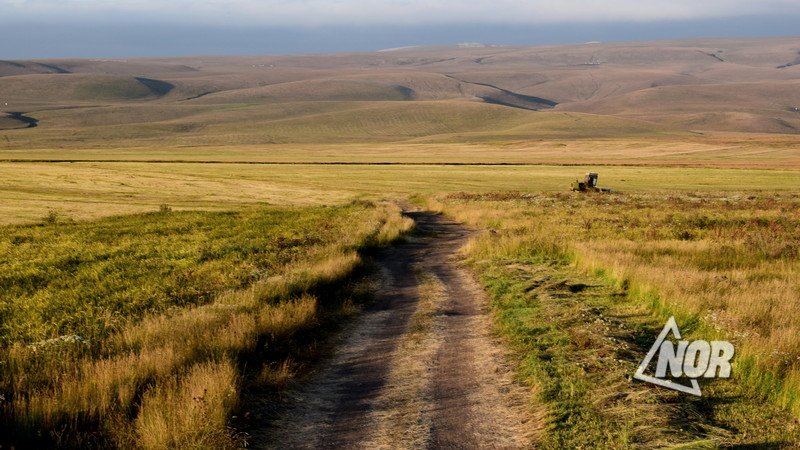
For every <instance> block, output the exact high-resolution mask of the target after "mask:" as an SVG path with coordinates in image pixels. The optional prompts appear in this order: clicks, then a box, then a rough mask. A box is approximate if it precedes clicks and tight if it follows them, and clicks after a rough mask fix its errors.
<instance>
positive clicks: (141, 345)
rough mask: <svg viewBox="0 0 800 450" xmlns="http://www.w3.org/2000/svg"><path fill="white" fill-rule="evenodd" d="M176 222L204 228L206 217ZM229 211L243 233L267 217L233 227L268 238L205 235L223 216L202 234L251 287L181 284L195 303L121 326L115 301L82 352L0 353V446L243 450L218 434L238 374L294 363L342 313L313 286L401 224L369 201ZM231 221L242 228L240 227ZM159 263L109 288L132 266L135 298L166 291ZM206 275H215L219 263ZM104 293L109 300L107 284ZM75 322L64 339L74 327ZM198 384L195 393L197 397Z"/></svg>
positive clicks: (146, 243) (47, 346)
mask: <svg viewBox="0 0 800 450" xmlns="http://www.w3.org/2000/svg"><path fill="white" fill-rule="evenodd" d="M172 214H173V213H169V214H168V215H172ZM186 214H187V215H190V216H191V217H193V218H195V219H201V220H202V217H203V215H204V214H208V213H186ZM237 214H241V215H239V216H238V217H239V219H240V220H241V219H243V218H244V219H247V218H250V220H251V223H250V224H249V225H250V226H253V224H252V222H253V221H255V222H258V217H259V216H260V215H265V216H267V217H270V216H273V217H272V219H271V221H270V222H269V224H270V226H272V229H271V230H270V229H268V227H267V226H263V225H262V227H260V228H258V227H257V230H254V231H253V230H241V229H240V230H239V231H241V232H242V233H243V234H245V235H246V234H247V233H266V238H265V240H263V241H258V240H257V239H256V240H254V241H247V242H246V243H245V242H242V241H241V240H240V239H241V235H240V234H237V231H236V230H234V231H231V230H228V229H222V230H221V229H217V228H216V225H219V226H228V225H231V224H235V223H236V220H235V219H231V220H223V221H222V222H221V223H218V224H214V223H212V224H208V223H207V222H204V225H205V227H203V228H202V230H204V231H202V232H200V233H201V234H205V235H206V236H207V237H208V235H212V236H214V237H216V240H215V241H213V245H215V246H218V247H220V248H237V249H240V248H241V247H242V246H246V247H247V248H248V251H244V252H240V253H235V254H236V255H238V257H232V256H231V257H229V260H230V262H231V264H230V265H229V266H227V267H228V268H229V270H230V271H231V272H234V273H235V272H236V270H237V268H240V267H247V268H252V267H253V266H257V265H258V261H265V262H269V263H270V264H269V265H268V267H269V270H264V271H262V272H261V273H259V275H258V277H252V278H251V280H252V281H250V282H249V283H241V282H237V283H235V284H224V283H223V284H221V285H217V286H218V288H217V289H215V290H213V291H211V292H210V293H209V294H202V295H201V293H202V292H204V291H203V290H201V289H198V288H197V286H193V285H192V284H191V280H192V278H188V279H187V280H188V281H187V284H186V285H185V286H184V288H185V289H187V290H193V292H196V293H197V295H196V296H195V297H188V300H189V301H185V302H173V303H172V304H171V305H170V307H165V308H162V310H161V311H160V312H159V311H158V309H155V310H152V309H151V310H148V309H145V310H137V311H136V313H135V314H130V315H127V316H122V317H120V316H119V315H121V314H123V313H124V312H125V311H126V308H129V307H130V305H127V304H122V305H120V306H121V307H120V308H119V309H117V310H115V309H114V305H115V304H108V303H104V304H103V305H102V306H96V305H95V308H94V309H91V310H90V311H92V312H93V313H94V314H95V320H97V321H102V320H105V319H106V318H108V317H112V318H114V319H115V320H118V321H121V324H120V325H118V326H117V327H115V328H114V329H113V331H112V330H110V329H108V328H106V329H105V332H104V333H103V334H102V335H98V334H96V335H94V336H93V338H94V341H92V342H89V343H88V344H87V343H86V341H85V340H83V339H79V338H75V339H55V340H50V341H45V342H40V343H33V344H30V343H26V342H24V341H22V342H21V341H16V342H14V343H13V344H9V345H6V346H5V347H4V348H3V363H4V364H3V366H2V367H1V368H0V369H1V370H2V372H3V381H2V384H1V385H0V386H2V391H1V392H2V393H3V395H4V400H3V401H2V403H0V408H2V414H3V416H2V417H3V427H2V428H3V438H2V439H0V440H2V441H6V440H8V442H9V443H39V444H43V443H47V444H50V445H52V444H55V445H70V446H72V445H77V446H84V445H93V446H95V445H96V446H107V445H116V446H120V447H131V446H142V447H146V448H156V447H157V448H164V447H185V446H190V447H217V448H225V447H231V446H237V445H241V444H242V442H241V440H240V439H238V438H237V436H236V434H235V433H233V432H232V431H231V430H230V429H229V427H228V418H229V416H230V413H231V411H232V410H233V409H234V408H235V406H236V402H237V396H238V394H237V392H238V386H240V382H241V380H240V372H241V370H239V369H240V368H244V367H246V366H247V362H248V361H249V362H251V363H259V362H264V363H266V364H268V365H269V364H272V362H278V363H280V361H284V362H285V361H287V357H289V358H291V357H292V354H293V353H298V354H297V355H295V357H296V358H298V359H302V358H303V357H304V354H303V353H302V351H301V349H300V348H294V347H293V346H294V345H295V342H296V341H304V340H305V341H310V342H312V343H313V340H314V337H315V333H316V331H315V330H317V328H318V326H319V324H320V323H323V322H326V321H329V320H330V318H329V317H328V316H329V315H331V314H333V315H335V314H337V313H338V311H340V310H342V309H343V308H344V309H347V308H348V306H347V302H346V300H347V299H345V298H332V297H338V296H339V293H338V291H331V290H326V289H323V290H322V291H320V289H321V288H324V287H326V286H332V285H333V284H335V283H338V282H340V281H341V280H343V279H344V278H346V277H347V276H349V275H350V274H352V273H353V271H354V270H355V269H356V268H357V267H358V265H359V264H360V256H359V251H360V250H361V249H363V248H368V247H371V246H374V245H379V244H381V243H386V242H389V241H390V240H391V239H395V238H397V236H399V234H400V233H402V232H403V231H405V230H407V229H408V227H409V226H410V225H411V224H410V223H409V221H408V219H407V218H405V217H403V216H401V215H400V214H399V209H398V208H397V207H396V206H394V205H388V204H373V203H368V202H362V203H354V204H350V205H347V206H342V207H335V208H314V209H307V210H299V209H294V210H274V209H272V208H268V209H260V210H258V211H253V212H246V213H234V214H229V216H232V217H234V218H235V217H237ZM210 215H211V216H212V218H213V214H210ZM274 216H278V217H277V218H276V217H274ZM113 220H120V221H126V220H133V221H140V222H142V223H144V224H149V222H148V220H153V221H161V220H165V218H164V217H161V215H148V216H144V217H140V218H120V219H113ZM113 220H111V222H113ZM167 220H168V219H167ZM212 222H213V221H212ZM93 225H94V226H97V227H98V228H100V229H104V228H108V225H109V224H108V221H102V222H100V223H95V224H92V223H85V224H76V225H75V226H79V227H83V228H84V229H88V230H90V231H96V230H95V229H94V228H92V226H93ZM239 226H240V228H247V226H248V224H239ZM265 228H267V229H265ZM162 229H163V228H162ZM179 229H181V228H179ZM193 229H194V228H189V229H188V230H187V229H182V230H183V231H182V234H176V233H172V234H171V237H172V240H180V239H179V237H178V236H183V235H188V236H189V238H188V239H186V240H183V241H182V242H183V243H184V245H185V243H186V242H192V238H193V237H192V234H191V231H192V230H193ZM115 236H116V239H118V240H122V241H125V242H127V245H128V246H129V247H132V248H135V249H137V250H140V251H141V252H142V253H145V254H149V253H148V252H150V251H152V252H156V253H158V252H159V249H158V248H151V247H150V246H153V245H158V244H159V243H161V242H163V241H161V240H153V239H151V237H150V236H148V235H147V234H146V233H143V234H141V235H132V233H122V232H117V234H116V235H115ZM226 236H227V237H228V240H227V241H226V238H225V237H226ZM137 239H138V240H137ZM114 242H116V241H114V240H112V244H113V243H114ZM170 242H171V241H170ZM196 242H197V245H198V246H200V247H204V246H206V245H208V244H206V240H205V239H200V238H197V241H196ZM287 242H291V243H292V245H286V243H287ZM275 243H278V245H276V244H275ZM270 244H272V245H271V246H270ZM109 247H112V248H113V245H110V246H109ZM192 251H195V252H197V253H198V254H197V255H196V258H195V259H193V260H191V263H187V264H186V266H187V267H190V268H192V267H199V266H202V265H203V264H205V262H206V261H208V260H207V257H206V256H203V255H207V252H203V251H202V249H197V248H195V247H191V246H188V248H186V249H185V252H186V253H189V254H191V253H192ZM34 253H35V252H34ZM220 254H221V255H230V253H229V252H221V253H220ZM252 255H256V256H255V258H253V259H255V260H256V261H253V260H248V258H250V257H252ZM160 262H162V261H160V260H159V261H157V262H151V263H150V264H148V263H147V261H144V262H141V263H140V265H139V266H136V267H132V268H131V270H132V271H133V272H134V273H127V272H125V271H124V270H121V271H120V272H119V273H118V274H117V275H116V278H117V279H120V280H122V281H121V282H120V283H119V286H118V287H119V288H120V289H129V286H130V280H127V279H126V277H127V276H132V277H135V276H139V271H141V270H142V267H148V266H149V267H150V268H151V269H152V271H153V273H150V274H148V276H146V277H141V276H140V277H139V282H140V283H142V284H143V285H142V286H141V292H143V293H145V294H146V293H149V292H154V291H155V292H159V289H163V287H164V285H165V283H164V282H163V281H162V278H160V277H159V276H158V274H159V273H163V269H162V267H163V265H160V264H159V263H160ZM192 264H194V265H192ZM213 267H218V268H220V270H222V268H221V267H220V266H216V265H214V266H213ZM77 270H78V272H80V271H81V270H83V267H81V266H80V265H79V266H78V269H77ZM231 279H237V278H235V277H231ZM203 282H205V280H201V281H198V283H199V284H202V283H203ZM242 284H244V286H242ZM230 287H233V289H230ZM80 288H81V286H80V285H79V286H75V287H74V288H73V289H77V290H80ZM88 288H89V289H91V288H92V287H91V286H89V287H88ZM225 288H227V289H225ZM108 289H109V291H110V292H114V289H113V287H109V288H108ZM342 293H343V294H346V291H342ZM34 295H35V294H34ZM206 295H208V297H210V299H209V300H206V298H207V297H206ZM320 295H321V296H320ZM78 297H79V296H78ZM166 298H170V297H169V296H167V297H166ZM13 300H14V299H13V298H10V299H9V301H8V304H9V305H10V306H11V307H12V308H13V307H16V308H23V306H24V303H23V302H22V300H23V299H21V298H18V299H16V300H17V301H18V303H14V302H13ZM331 302H333V303H331ZM187 303H188V306H183V305H185V304H187ZM120 310H121V311H120ZM82 323H83V322H78V323H77V325H75V328H74V329H67V330H68V331H69V332H72V333H75V332H79V331H81V330H82V328H81V325H82ZM35 325H36V327H37V328H40V329H45V330H46V329H52V331H51V332H52V333H58V332H61V331H62V329H61V328H57V327H53V326H52V323H51V322H49V321H46V320H40V321H39V322H38V323H35ZM273 360H274V361H273ZM289 372H290V371H288V370H285V371H284V373H289ZM261 380H262V382H267V383H269V382H273V383H276V384H277V383H279V382H280V383H283V382H285V381H286V380H285V379H283V380H280V379H279V378H275V377H273V378H271V379H270V378H268V377H267V378H265V377H263V376H262V377H261ZM270 380H271V381H270ZM212 384H214V386H211V385H212ZM201 386H202V387H203V390H204V391H203V392H204V393H198V391H197V390H198V389H200V387H201ZM198 398H199V399H200V400H197V399H198ZM131 430H134V431H131ZM237 439H238V440H237Z"/></svg>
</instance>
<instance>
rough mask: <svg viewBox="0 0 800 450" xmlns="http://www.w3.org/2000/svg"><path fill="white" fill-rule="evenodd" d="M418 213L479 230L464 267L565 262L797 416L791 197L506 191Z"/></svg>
mask: <svg viewBox="0 0 800 450" xmlns="http://www.w3.org/2000/svg"><path fill="white" fill-rule="evenodd" d="M429 206H430V207H431V208H434V209H439V210H442V211H445V212H447V213H449V214H451V215H453V216H455V217H456V218H458V219H459V220H462V221H465V222H467V223H471V224H473V225H475V226H480V227H483V228H488V229H490V232H489V233H486V235H485V236H483V238H481V239H479V240H477V241H475V242H474V243H472V246H471V248H468V249H467V251H468V253H469V254H470V255H471V257H472V258H474V259H477V260H488V259H492V258H495V259H496V258H500V259H507V260H515V259H524V256H526V255H535V254H540V255H541V254H544V255H548V256H550V257H555V258H558V259H561V260H563V261H567V262H571V263H573V264H574V265H576V266H577V267H579V268H581V269H583V270H585V271H587V272H591V273H593V274H596V275H600V276H602V277H605V278H606V279H607V280H608V281H609V282H611V283H615V284H617V285H618V286H620V287H624V288H626V289H627V292H628V293H629V295H631V296H634V297H637V298H639V299H640V300H641V301H642V302H643V303H645V304H647V305H649V306H650V307H651V308H652V309H653V310H654V311H655V312H657V313H661V314H664V315H666V314H675V315H678V316H679V317H681V318H682V319H683V321H684V322H688V323H695V324H697V327H696V329H697V332H698V333H703V334H704V335H705V336H706V338H710V337H723V338H726V339H730V340H732V341H734V343H735V345H736V349H737V356H736V358H735V369H734V370H735V372H734V373H735V374H736V376H738V377H739V379H740V382H745V383H749V384H750V385H751V386H753V387H754V388H756V390H758V391H759V392H761V395H763V396H764V397H765V398H769V399H770V400H772V401H774V402H775V403H777V404H779V405H782V406H784V407H786V408H788V409H790V410H791V411H793V413H794V414H795V415H796V416H798V415H800V338H799V337H798V336H800V324H799V323H798V322H797V320H795V318H796V317H797V316H798V315H800V303H798V299H800V290H798V286H800V244H799V243H798V240H797V236H798V235H800V196H798V195H796V194H760V195H744V194H740V195H731V194H726V195H722V194H718V195H717V194H711V193H706V194H681V195H672V194H663V195H662V194H647V195H644V194H642V195H636V194H631V195H624V196H623V195H578V194H574V195H569V194H551V195H533V194H520V193H513V192H511V193H493V194H480V195H470V194H454V195H449V196H446V197H443V198H440V199H433V200H430V202H429Z"/></svg>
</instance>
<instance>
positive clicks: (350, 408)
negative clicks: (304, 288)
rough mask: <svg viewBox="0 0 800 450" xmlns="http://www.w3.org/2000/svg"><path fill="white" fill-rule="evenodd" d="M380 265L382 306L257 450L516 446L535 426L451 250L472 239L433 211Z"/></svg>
mask: <svg viewBox="0 0 800 450" xmlns="http://www.w3.org/2000/svg"><path fill="white" fill-rule="evenodd" d="M410 215H411V217H413V218H414V219H415V220H416V222H417V231H416V232H415V233H414V234H413V235H412V236H411V237H409V238H408V241H407V242H405V243H403V244H400V245H397V246H395V247H392V248H390V249H387V250H386V251H385V252H384V253H383V254H382V255H380V256H379V258H378V264H379V267H380V268H381V277H380V281H379V283H380V285H379V286H378V287H377V292H378V295H377V297H378V298H377V301H376V302H375V304H374V305H373V306H372V307H370V308H369V309H368V310H367V311H365V312H364V313H363V314H362V315H361V317H360V319H359V320H358V321H357V322H356V323H355V324H353V325H352V326H351V327H350V328H349V329H347V330H346V331H345V332H344V333H343V334H342V335H341V337H340V338H339V340H340V342H339V343H338V345H337V352H336V354H335V355H334V356H333V357H332V358H331V359H330V360H329V361H328V362H327V363H325V365H324V367H323V368H321V370H320V371H319V372H318V373H317V374H316V375H315V376H314V377H313V379H312V380H310V381H309V382H308V383H307V384H306V386H305V387H304V388H302V390H301V391H299V392H295V393H293V398H292V402H291V404H292V406H291V407H290V409H289V410H288V411H286V412H285V413H284V414H283V415H282V417H281V418H279V420H277V421H276V422H275V423H274V424H273V426H271V427H270V428H269V429H265V430H260V431H256V432H254V433H253V434H252V435H251V438H250V439H249V441H250V444H251V446H253V447H255V448H487V447H489V448H519V447H529V446H530V445H531V442H532V439H533V436H534V435H535V432H536V429H537V424H535V423H532V422H533V421H530V420H528V418H529V417H530V414H528V413H527V411H525V408H526V406H525V405H526V404H527V402H526V396H527V395H529V394H528V393H527V392H526V390H525V389H524V388H523V387H521V386H519V385H517V384H515V382H513V380H512V377H511V374H510V372H509V369H508V368H507V367H506V366H505V365H504V363H503V355H502V352H501V350H500V349H499V347H498V346H497V345H496V344H495V343H494V341H493V339H492V337H491V334H490V323H489V317H488V314H487V310H486V298H485V297H484V295H483V292H482V291H481V289H480V288H479V287H478V285H477V284H476V283H475V281H474V280H473V279H472V277H471V275H470V274H469V273H468V272H466V271H465V270H464V269H463V268H461V267H459V266H458V265H457V263H456V261H455V253H456V251H457V250H458V248H459V247H461V246H462V245H463V244H464V243H465V242H466V240H467V239H468V237H469V235H470V231H469V230H467V229H465V228H464V227H462V226H461V225H459V224H457V223H454V222H450V221H448V220H447V219H445V218H443V217H441V216H438V215H434V214H430V213H421V212H419V213H410Z"/></svg>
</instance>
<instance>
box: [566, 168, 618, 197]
mask: <svg viewBox="0 0 800 450" xmlns="http://www.w3.org/2000/svg"><path fill="white" fill-rule="evenodd" d="M572 190H573V191H578V192H613V191H612V190H611V189H608V188H600V187H597V172H589V173H587V174H586V176H585V177H584V178H583V181H579V180H575V182H574V183H572Z"/></svg>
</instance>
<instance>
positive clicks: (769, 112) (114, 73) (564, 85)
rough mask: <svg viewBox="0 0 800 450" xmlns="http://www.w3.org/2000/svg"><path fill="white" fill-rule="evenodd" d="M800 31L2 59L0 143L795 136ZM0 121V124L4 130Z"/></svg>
mask: <svg viewBox="0 0 800 450" xmlns="http://www.w3.org/2000/svg"><path fill="white" fill-rule="evenodd" d="M799 51H800V39H797V38H782V39H715V40H687V41H661V42H637V43H611V44H601V43H589V44H582V45H566V46H538V47H510V46H509V47H507V46H433V47H412V48H403V49H394V50H387V51H379V52H373V53H352V54H332V55H302V56H253V57H192V58H173V59H163V58H162V59H132V60H119V59H117V60H97V59H94V60H47V61H0V110H2V111H3V112H5V113H9V112H24V113H26V114H27V115H28V116H29V117H33V118H35V119H37V120H39V126H38V127H37V128H36V129H24V130H21V129H20V128H23V127H24V125H25V124H24V123H20V121H18V120H14V119H13V118H11V117H5V118H3V119H2V120H0V134H2V135H0V146H4V147H6V148H21V147H23V146H27V147H30V148H39V147H52V146H54V145H56V144H58V145H59V146H66V147H70V146H73V145H80V146H88V147H92V146H107V145H109V142H108V140H114V141H116V142H117V143H118V144H119V145H121V146H129V145H133V143H134V142H136V141H140V140H145V141H148V142H149V141H158V142H163V143H164V144H165V145H185V146H196V145H210V144H224V143H226V142H233V143H243V144H275V143H331V142H365V141H368V140H379V141H409V140H412V141H414V142H417V141H419V140H423V141H426V140H428V141H434V142H440V141H443V140H444V141H460V140H464V141H476V140H477V141H489V140H493V139H500V140H508V139H514V140H537V139H538V140H541V139H554V138H563V139H568V138H575V139H583V138H591V137H610V136H615V137H624V136H640V135H642V134H643V133H651V134H654V135H659V136H664V135H665V134H670V133H671V134H673V135H675V136H684V135H685V134H686V133H689V132H691V133H695V134H697V133H708V132H711V133H720V132H735V133H757V134H758V133H771V134H775V135H794V134H799V133H800V89H798V87H800V64H797V62H798V61H799V60H800V53H798V52H799ZM2 130H6V131H2Z"/></svg>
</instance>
